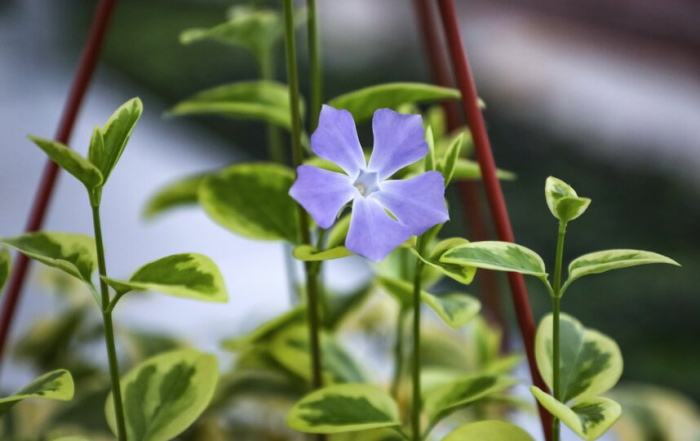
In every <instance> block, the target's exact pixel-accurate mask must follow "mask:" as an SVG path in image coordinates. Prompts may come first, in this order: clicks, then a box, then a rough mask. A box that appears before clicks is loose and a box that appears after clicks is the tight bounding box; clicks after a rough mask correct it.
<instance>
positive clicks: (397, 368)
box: [391, 308, 406, 399]
mask: <svg viewBox="0 0 700 441" xmlns="http://www.w3.org/2000/svg"><path fill="white" fill-rule="evenodd" d="M405 323H406V310H405V309H404V308H400V309H399V314H398V317H397V319H396V342H395V344H394V378H393V380H392V382H391V395H392V396H393V397H394V398H396V399H398V396H399V385H400V384H401V375H402V373H403V342H404V332H403V331H404V327H405V326H404V325H405Z"/></svg>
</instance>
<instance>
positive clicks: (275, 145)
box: [258, 49, 284, 164]
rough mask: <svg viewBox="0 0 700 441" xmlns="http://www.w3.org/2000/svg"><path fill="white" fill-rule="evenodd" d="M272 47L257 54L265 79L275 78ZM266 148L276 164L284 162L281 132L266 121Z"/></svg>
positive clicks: (261, 73)
mask: <svg viewBox="0 0 700 441" xmlns="http://www.w3.org/2000/svg"><path fill="white" fill-rule="evenodd" d="M272 55H273V53H272V49H267V50H264V51H262V52H261V53H260V55H259V56H258V60H259V62H260V77H261V78H262V79H263V80H266V81H274V79H275V63H274V59H273V57H272ZM267 149H268V155H269V157H270V159H271V160H272V161H274V162H276V163H278V164H283V163H284V150H283V149H282V134H281V132H280V129H279V128H278V127H276V126H275V125H274V124H272V123H267Z"/></svg>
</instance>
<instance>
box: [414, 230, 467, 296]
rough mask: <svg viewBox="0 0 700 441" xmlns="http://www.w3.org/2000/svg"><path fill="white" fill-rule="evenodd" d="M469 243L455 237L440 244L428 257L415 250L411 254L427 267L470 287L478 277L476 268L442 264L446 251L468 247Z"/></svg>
mask: <svg viewBox="0 0 700 441" xmlns="http://www.w3.org/2000/svg"><path fill="white" fill-rule="evenodd" d="M468 243H469V241H468V240H467V239H462V238H461V237H453V238H450V239H445V240H443V241H441V242H439V243H438V244H437V245H435V247H434V248H433V249H432V251H431V252H430V254H429V255H428V256H427V257H424V256H421V255H420V254H419V253H418V251H416V249H415V248H411V252H412V253H413V254H415V255H416V256H417V257H418V258H419V259H421V260H422V261H423V262H424V263H425V264H426V265H429V266H430V267H431V268H435V269H437V270H438V271H440V272H441V273H443V274H444V275H446V276H447V277H449V278H451V279H454V280H456V281H458V282H459V283H463V284H465V285H469V284H470V283H472V281H473V280H474V276H475V275H476V267H475V266H468V265H458V264H452V263H445V262H441V261H440V258H441V257H442V256H443V254H445V252H446V251H448V250H450V249H452V248H455V247H458V246H460V245H466V244H468Z"/></svg>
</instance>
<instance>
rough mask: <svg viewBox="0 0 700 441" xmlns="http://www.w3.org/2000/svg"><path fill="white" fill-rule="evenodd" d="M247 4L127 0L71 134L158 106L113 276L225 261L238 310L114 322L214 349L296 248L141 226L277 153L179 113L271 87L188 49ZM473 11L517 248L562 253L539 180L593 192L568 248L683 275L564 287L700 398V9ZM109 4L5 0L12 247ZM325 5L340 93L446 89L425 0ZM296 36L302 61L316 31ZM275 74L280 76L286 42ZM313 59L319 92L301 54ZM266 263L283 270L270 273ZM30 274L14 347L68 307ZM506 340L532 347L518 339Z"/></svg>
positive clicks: (146, 311)
mask: <svg viewBox="0 0 700 441" xmlns="http://www.w3.org/2000/svg"><path fill="white" fill-rule="evenodd" d="M233 3H235V2H233V1H222V0H216V1H215V0H209V1H205V0H190V1H186V0H120V1H119V2H118V6H117V9H116V15H115V17H114V19H113V22H112V25H111V28H110V31H109V34H108V37H107V41H106V45H105V50H104V52H103V56H102V62H101V64H100V68H99V69H98V72H97V75H96V78H95V80H94V82H93V84H92V86H91V89H90V92H89V95H88V99H87V102H86V105H85V107H84V109H83V111H82V114H81V116H80V119H79V122H78V125H77V127H76V130H75V132H74V135H73V140H72V145H73V146H74V148H76V149H77V150H79V151H81V152H85V151H86V150H87V143H88V140H89V136H90V132H91V130H92V128H93V127H94V125H95V124H102V123H103V122H104V121H106V119H107V118H108V117H109V115H110V114H111V112H112V111H113V110H114V109H115V108H116V107H117V106H118V105H119V104H121V103H122V102H124V101H126V100H127V99H128V98H130V97H132V96H136V95H139V96H140V97H141V98H142V99H143V101H144V104H145V113H144V117H143V118H142V120H141V122H140V123H139V125H138V127H137V129H136V132H135V134H134V136H133V138H132V141H131V143H130V144H129V148H128V149H127V150H126V152H125V154H124V156H123V159H122V161H121V163H120V165H119V167H118V168H117V169H116V171H115V173H114V175H113V178H112V179H111V181H110V186H109V187H108V188H107V189H106V191H105V196H104V199H103V200H104V202H103V206H104V209H103V210H104V211H103V218H104V219H105V227H104V229H105V235H106V247H107V252H108V263H109V267H110V271H111V272H112V273H113V274H114V275H115V276H117V277H120V276H126V275H128V274H130V273H131V271H133V270H134V269H135V268H137V267H138V266H140V265H141V264H142V263H144V262H147V261H149V260H152V259H155V258H157V257H159V256H162V255H165V254H168V253H175V252H183V251H195V252H202V253H204V254H207V255H209V256H211V257H212V258H213V259H214V260H215V261H216V262H217V263H218V264H219V266H220V267H221V268H222V270H223V271H224V273H225V277H226V281H227V285H228V288H229V292H230V297H231V301H230V304H229V305H227V306H226V307H223V308H222V307H221V306H218V305H207V304H199V303H194V302H188V301H181V300H177V299H172V298H169V297H152V298H151V297H143V298H134V299H132V300H131V301H129V302H124V304H123V305H120V308H119V309H118V310H117V312H116V321H117V322H122V323H127V324H129V325H132V326H135V327H138V328H141V329H146V330H153V331H160V330H168V331H172V332H174V333H176V334H178V335H179V336H180V337H182V338H185V339H187V340H189V341H191V342H193V343H195V344H197V345H198V346H199V347H201V348H203V349H205V350H217V348H218V343H219V341H220V340H221V338H223V337H229V336H232V335H236V334H240V333H241V332H243V331H244V330H248V329H251V328H253V327H254V326H255V325H256V324H259V323H261V322H262V321H263V320H265V319H268V318H271V317H273V316H275V315H276V314H279V313H280V312H282V311H284V310H285V309H287V308H288V306H289V295H288V292H287V286H286V282H285V281H284V279H283V277H282V271H283V267H284V261H283V258H282V256H283V251H282V249H281V246H279V245H277V244H261V243H259V242H255V243H254V242H250V241H247V240H245V239H242V238H239V237H235V236H233V235H231V234H229V233H227V232H226V231H224V230H223V229H221V228H219V227H218V226H216V225H214V224H213V223H212V222H211V221H210V220H209V219H208V218H207V217H206V216H205V215H204V214H203V213H201V212H200V210H198V209H196V208H193V209H191V210H180V211H177V212H176V213H173V214H170V215H168V216H165V217H163V219H159V220H156V221H153V222H145V221H144V220H143V217H142V211H143V208H144V203H145V201H146V200H147V199H148V197H149V195H151V194H152V193H153V192H154V191H155V190H156V189H157V188H158V187H159V186H161V185H163V184H165V183H167V182H170V181H172V180H174V179H177V178H179V177H181V176H184V175H185V174H188V173H193V172H199V171H204V170H210V169H214V168H219V167H221V166H223V165H226V164H229V163H232V162H236V161H242V160H249V159H251V158H258V159H262V158H263V157H264V155H265V146H264V145H261V144H260V141H259V140H261V139H264V138H263V137H262V134H263V127H262V125H261V124H245V123H240V122H232V121H228V120H223V119H219V118H215V117H201V118H196V119H192V118H182V119H167V118H164V117H163V113H164V112H165V111H166V110H167V109H168V108H169V107H171V106H172V105H173V104H175V103H176V102H177V101H179V100H181V99H183V98H185V97H187V96H189V95H191V94H193V93H195V92H197V91H199V90H201V89H204V88H209V87H213V86H216V85H219V84H223V83H227V82H232V81H239V80H243V79H249V78H255V77H256V76H257V69H256V67H255V63H254V62H253V60H252V57H250V55H249V54H248V53H246V52H243V51H236V50H232V49H231V48H227V47H223V46H220V45H217V44H215V43H201V44H197V45H191V46H182V45H180V43H179V41H178V36H179V33H180V32H181V31H182V30H184V29H187V28H191V27H210V26H213V25H215V24H217V23H220V22H222V21H223V20H224V19H225V10H226V8H227V7H229V6H231V4H233ZM262 3H265V4H270V5H275V4H277V3H276V2H273V1H271V0H269V1H263V2H262ZM457 3H458V5H457V7H458V12H459V14H460V23H461V25H462V32H463V37H464V43H465V45H466V48H467V51H468V53H469V56H470V60H471V63H472V65H473V69H474V71H475V72H474V73H475V78H476V82H477V86H478V88H479V92H480V95H481V96H482V98H483V99H484V101H485V102H486V104H487V109H486V112H485V117H486V120H487V124H488V127H489V131H490V136H491V142H492V145H493V148H494V153H495V157H496V161H497V164H498V165H499V167H501V168H504V169H507V170H509V171H513V172H515V173H517V175H518V179H517V180H516V181H514V182H507V183H504V191H505V194H506V200H507V203H508V206H509V210H510V215H511V219H512V223H513V227H514V231H515V235H516V238H517V240H518V242H519V243H521V244H523V245H525V246H527V247H529V248H532V249H534V250H536V251H537V252H539V253H540V254H542V255H543V256H544V257H545V260H546V261H547V262H553V255H554V249H555V245H556V224H555V220H554V219H553V218H552V217H551V214H550V213H549V211H548V210H547V208H546V206H545V202H544V195H543V186H544V181H545V178H546V177H547V176H549V175H555V176H557V177H559V178H561V179H563V180H565V181H567V182H568V183H570V184H571V185H572V186H573V187H574V188H576V189H577V191H578V192H579V194H580V195H582V196H586V197H590V198H591V199H592V200H593V204H592V206H591V208H590V209H589V210H588V212H587V214H586V216H584V217H583V218H581V219H580V220H577V221H576V222H575V223H573V224H571V225H570V227H569V234H568V236H567V244H566V246H567V249H566V256H567V258H569V259H570V258H574V257H576V256H578V255H581V254H584V253H587V252H590V251H595V250H598V249H604V248H639V249H647V250H651V251H656V252H660V253H663V254H666V255H668V256H671V257H672V258H674V259H676V260H677V261H678V262H680V263H681V264H682V265H683V267H682V268H671V267H668V268H667V267H649V268H643V269H640V270H639V269H638V270H628V271H629V273H619V272H615V273H611V274H606V275H602V276H599V277H596V278H590V280H588V279H584V280H583V281H581V282H580V283H578V284H577V285H576V286H575V288H573V289H572V290H571V291H569V292H568V294H567V297H566V299H565V300H564V303H563V310H564V311H565V312H570V313H572V314H574V315H575V316H577V317H578V318H580V319H581V320H582V321H583V322H584V323H585V324H586V325H587V326H589V327H592V328H595V329H600V330H602V331H603V332H604V333H606V334H608V335H610V336H611V337H613V338H614V339H615V340H616V341H617V342H618V343H619V344H620V346H621V348H622V352H623V355H624V358H625V372H624V377H623V380H625V381H629V382H638V381H639V382H641V381H643V382H645V383H651V384H656V385H660V386H666V387H671V388H674V389H677V390H680V391H682V392H684V393H685V394H688V395H689V396H690V397H692V399H694V400H695V401H698V400H700V374H698V373H699V372H700V338H699V337H700V320H699V319H698V316H699V314H700V292H698V290H699V288H698V287H699V286H700V271H698V268H700V252H699V251H698V241H697V239H696V238H697V234H698V233H697V230H698V228H699V227H700V178H699V176H700V174H699V173H698V170H700V26H698V22H699V20H700V3H698V2H697V1H694V0H666V1H664V2H659V1H653V0H625V1H616V2H610V1H604V0H589V1H587V2H580V1H575V0H568V1H554V0H460V1H458V2H457ZM95 5H96V2H95V1H77V0H72V1H70V0H0V133H2V138H1V139H0V149H1V150H0V152H1V153H2V158H1V159H0V194H1V195H2V197H0V236H9V235H14V234H18V233H20V232H21V231H22V229H23V226H24V222H25V219H26V216H27V214H28V212H29V207H30V203H31V201H32V198H33V195H34V192H35V188H36V185H37V183H38V180H39V177H40V173H41V171H42V169H43V166H44V164H45V156H44V155H43V153H42V152H40V151H39V150H38V149H36V148H34V147H33V146H32V145H31V144H30V143H29V142H28V141H27V140H26V138H25V135H26V134H28V133H31V134H34V135H38V136H44V137H53V133H54V130H55V128H56V126H57V123H58V119H59V115H60V112H61V109H62V107H63V104H64V100H65V97H66V95H67V93H68V87H69V85H70V83H71V79H72V75H73V73H74V70H75V68H76V65H77V61H78V58H79V54H80V50H81V47H82V44H83V42H84V39H85V36H86V34H87V29H88V26H89V24H90V20H91V18H92V15H93V13H94V8H95ZM319 7H320V16H321V33H322V45H323V63H324V73H325V94H326V97H328V98H330V97H334V96H337V95H339V94H342V93H345V92H348V91H351V90H354V89H357V88H360V87H363V86H368V85H373V84H377V83H382V82H389V81H421V82H430V81H431V78H430V69H429V66H428V64H427V59H426V57H425V52H424V47H423V45H422V42H421V39H420V33H419V30H418V28H417V22H416V17H415V14H414V10H413V8H412V4H411V2H408V1H406V0H383V1H381V2H379V1H376V0H353V1H351V2H350V1H343V0H321V1H319ZM299 37H300V38H301V39H302V40H301V41H300V42H299V45H300V48H301V52H302V53H301V54H300V57H301V58H302V59H305V57H306V54H305V53H304V48H305V43H304V41H303V39H304V35H303V32H302V33H300V36H299ZM277 67H278V69H277V77H278V79H279V80H281V81H284V78H285V74H284V64H283V54H282V48H281V47H279V53H278V63H277ZM300 68H301V70H302V71H301V78H302V83H301V84H302V89H303V90H302V92H305V91H306V90H307V78H308V76H307V75H306V72H305V68H306V66H305V63H301V64H300ZM365 135H366V134H365ZM364 139H367V140H369V139H370V138H367V137H365V138H364ZM460 223H461V220H460V219H455V222H453V225H451V226H450V227H449V228H450V229H451V231H452V232H455V233H459V232H460V231H462V225H461V224H460ZM46 229H47V230H65V231H72V232H85V233H88V234H89V233H90V232H91V223H90V215H89V206H88V200H87V197H86V195H85V194H84V190H82V188H81V186H80V184H79V183H77V181H75V180H73V179H71V178H69V177H67V176H62V177H61V178H60V180H59V185H58V189H57V193H56V197H55V199H54V201H53V203H52V206H51V211H50V213H49V217H48V220H47V222H46ZM263 265H264V267H265V268H266V269H267V270H268V271H271V272H272V273H277V274H280V276H279V278H274V277H268V276H267V273H263V272H262V270H261V268H262V267H263ZM33 268H34V270H33V272H32V273H31V275H30V278H31V283H30V284H29V285H28V289H27V291H26V293H25V294H26V295H25V297H24V299H23V302H22V304H21V308H20V316H19V317H20V318H19V320H18V321H17V322H16V323H17V326H16V328H15V335H19V334H21V333H22V332H23V331H24V330H26V328H27V327H28V326H29V325H30V323H31V322H32V320H33V319H35V318H36V317H39V316H43V315H46V314H49V315H50V314H51V310H52V301H53V300H52V299H51V298H50V297H47V296H45V295H44V294H42V293H41V292H42V291H46V290H47V288H46V286H45V284H44V283H42V282H41V277H39V276H40V273H41V271H40V268H39V267H38V266H34V267H33ZM368 271H369V270H368V268H367V267H366V266H365V264H364V263H363V262H361V261H359V260H353V259H348V260H344V261H341V262H334V263H333V264H332V265H331V266H330V275H329V277H328V278H329V280H333V281H334V282H333V283H334V284H336V285H338V286H340V287H353V286H356V285H357V284H358V283H359V281H361V280H362V279H363V278H364V277H366V275H367V274H368ZM499 280H500V279H499ZM501 282H502V288H503V289H502V290H501V291H502V292H501V294H502V297H503V298H502V300H503V305H505V307H506V308H507V313H508V316H509V317H510V322H511V328H510V330H511V332H515V324H514V321H513V320H512V318H513V314H512V310H511V309H512V308H510V302H509V293H508V290H507V285H506V284H505V279H502V280H501ZM529 288H530V289H529V292H530V300H531V303H532V305H533V308H534V313H535V317H536V318H539V317H541V316H542V315H543V314H544V313H546V312H547V311H548V310H549V297H548V296H547V294H546V293H545V292H544V291H543V290H542V289H541V288H540V286H538V285H532V286H529ZM511 341H512V342H513V344H514V345H516V346H517V345H520V342H519V337H518V336H517V334H515V333H514V334H513V335H512V336H511ZM100 350H101V348H100ZM30 377H33V373H27V372H26V369H23V367H22V364H21V363H17V364H16V365H14V367H13V368H12V369H9V370H8V371H7V373H6V375H3V378H2V384H3V386H4V387H14V386H15V385H18V384H20V383H22V382H24V381H25V380H27V379H28V378H30Z"/></svg>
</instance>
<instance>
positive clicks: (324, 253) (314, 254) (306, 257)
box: [293, 245, 354, 262]
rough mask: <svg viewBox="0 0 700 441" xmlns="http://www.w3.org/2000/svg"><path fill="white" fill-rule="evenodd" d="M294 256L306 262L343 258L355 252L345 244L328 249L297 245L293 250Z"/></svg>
mask: <svg viewBox="0 0 700 441" xmlns="http://www.w3.org/2000/svg"><path fill="white" fill-rule="evenodd" d="M293 254H294V257H295V258H296V259H298V260H301V261H304V262H317V261H320V260H333V259H341V258H343V257H348V256H352V255H353V254H354V253H353V252H352V251H350V250H348V249H347V248H345V247H344V246H339V247H334V248H330V249H327V250H318V249H316V247H313V246H311V245H297V246H296V248H294V251H293Z"/></svg>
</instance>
